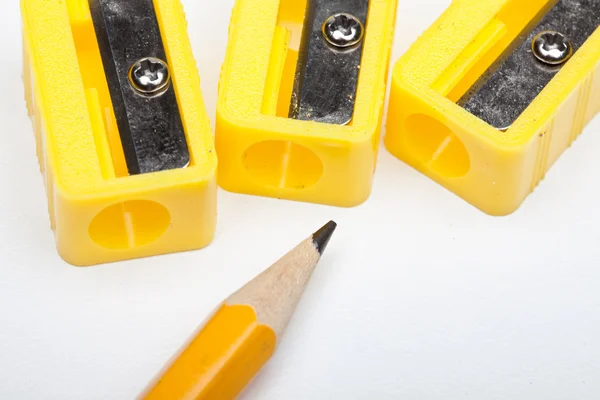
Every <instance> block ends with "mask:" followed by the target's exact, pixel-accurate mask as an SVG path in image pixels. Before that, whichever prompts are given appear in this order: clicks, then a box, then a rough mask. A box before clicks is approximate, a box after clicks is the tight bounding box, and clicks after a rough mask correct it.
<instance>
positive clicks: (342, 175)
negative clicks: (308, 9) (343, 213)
mask: <svg viewBox="0 0 600 400" xmlns="http://www.w3.org/2000/svg"><path fill="white" fill-rule="evenodd" d="M284 1H286V2H287V3H285V4H284ZM292 3H293V2H291V0H281V1H280V0H261V1H257V0H237V1H236V3H235V7H234V10H233V13H232V17H231V23H230V31H229V44H228V48H227V53H226V59H225V63H224V65H223V69H222V73H221V80H220V84H219V97H218V105H217V121H216V147H217V151H218V153H219V160H220V165H219V171H218V181H219V184H220V186H221V187H223V188H224V189H226V190H228V191H232V192H239V193H247V194H253V195H260V196H268V197H276V198H283V199H289V200H298V201H306V202H314V203H321V204H329V205H335V206H342V207H351V206H356V205H358V204H361V203H362V202H364V201H365V200H366V199H367V198H368V196H369V194H370V192H371V185H372V179H373V173H374V169H375V162H376V158H377V149H378V144H379V136H380V129H381V119H382V113H383V105H384V97H385V92H386V81H387V73H388V63H389V55H390V50H391V45H392V40H393V30H394V24H395V16H396V7H397V1H396V0H372V1H371V4H370V8H369V16H368V21H367V33H366V37H365V46H364V51H363V57H362V64H361V69H360V71H361V72H360V77H359V83H358V89H357V97H356V104H355V113H354V119H353V121H352V124H351V126H335V125H328V124H321V123H315V122H306V121H296V120H293V119H288V118H285V117H279V116H275V115H266V114H262V113H261V110H263V111H264V110H265V109H275V108H276V107H275V106H274V105H273V104H270V103H268V102H269V101H271V100H270V99H267V100H266V101H267V103H265V104H263V102H264V100H265V99H264V96H265V87H267V88H269V87H271V86H273V79H272V76H269V74H270V73H273V72H274V71H280V70H281V69H282V59H281V56H280V55H279V54H273V55H272V54H271V53H272V49H274V40H275V42H276V43H285V42H286V40H287V39H286V37H285V34H284V33H283V32H281V29H280V27H279V26H278V25H277V24H278V15H279V12H280V6H282V7H286V8H287V9H286V12H289V10H290V9H292V8H294V9H293V12H296V13H297V12H298V10H299V9H300V10H302V8H301V6H302V4H301V2H300V3H298V4H299V5H298V4H296V3H294V4H292ZM270 78H271V79H270Z"/></svg>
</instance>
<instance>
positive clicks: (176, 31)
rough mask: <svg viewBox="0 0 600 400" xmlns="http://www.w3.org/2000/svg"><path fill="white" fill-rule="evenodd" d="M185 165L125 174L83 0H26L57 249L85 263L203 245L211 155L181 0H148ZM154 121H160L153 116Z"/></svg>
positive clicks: (211, 201)
mask: <svg viewBox="0 0 600 400" xmlns="http://www.w3.org/2000/svg"><path fill="white" fill-rule="evenodd" d="M153 5H154V9H155V12H156V20H157V21H158V26H159V27H160V35H161V37H162V42H163V44H164V49H165V53H166V58H167V60H166V61H167V62H168V64H169V66H170V76H171V82H172V85H173V89H174V92H175V94H176V98H177V104H178V107H179V113H180V116H181V121H182V126H183V128H184V131H185V140H186V141H187V146H188V150H189V164H188V165H187V166H186V167H183V168H176V169H169V170H164V171H159V172H152V173H141V174H130V173H129V170H128V166H127V164H126V159H125V156H124V150H123V146H122V143H121V139H120V135H119V129H118V127H117V122H116V118H115V113H114V109H113V105H112V102H111V96H110V93H109V87H108V83H107V77H106V74H105V71H104V68H103V62H102V58H101V54H100V49H99V44H98V40H97V37H96V31H95V26H94V23H93V19H92V14H91V9H90V4H89V3H88V0H66V1H65V0H22V1H21V11H22V18H23V21H22V22H23V40H24V81H25V90H26V101H27V106H28V110H29V115H30V117H31V118H32V121H33V125H34V131H35V136H36V142H37V155H38V160H39V164H40V168H41V171H42V174H43V176H44V180H45V185H46V191H47V195H48V209H49V214H50V222H51V226H52V229H53V230H54V233H55V238H56V243H57V248H58V251H59V253H60V255H61V256H62V257H63V258H64V259H65V260H66V261H67V262H69V263H71V264H74V265H78V266H85V265H92V264H99V263H104V262H112V261H119V260H124V259H131V258H138V257H145V256H151V255H156V254H164V253H170V252H175V251H184V250H191V249H197V248H201V247H204V246H206V245H208V244H209V243H210V241H211V240H212V237H213V234H214V230H215V225H216V166H217V161H216V156H215V152H214V150H213V139H212V135H211V129H210V124H209V121H208V117H207V115H206V113H205V111H204V104H203V99H202V95H201V93H200V82H199V78H198V74H197V69H196V65H195V61H194V59H193V56H192V52H191V47H190V43H189V40H188V36H187V32H186V29H187V23H186V21H185V16H184V13H183V8H182V6H181V4H180V2H179V0H154V3H153ZM156 122H157V123H158V124H160V123H163V121H156Z"/></svg>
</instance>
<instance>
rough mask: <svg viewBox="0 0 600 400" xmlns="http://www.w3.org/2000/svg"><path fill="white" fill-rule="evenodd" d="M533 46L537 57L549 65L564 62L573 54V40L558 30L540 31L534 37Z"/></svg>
mask: <svg viewBox="0 0 600 400" xmlns="http://www.w3.org/2000/svg"><path fill="white" fill-rule="evenodd" d="M531 47H532V50H533V55H534V56H535V58H537V59H538V60H540V61H541V62H543V63H545V64H548V65H560V64H563V63H565V62H566V61H567V60H568V59H569V58H571V56H572V55H573V45H572V44H571V41H570V40H569V39H568V38H567V37H566V36H565V35H563V34H562V33H560V32H556V31H544V32H541V33H539V34H538V35H536V36H535V37H534V38H533V41H532V43H531Z"/></svg>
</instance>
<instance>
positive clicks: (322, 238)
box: [312, 221, 337, 254]
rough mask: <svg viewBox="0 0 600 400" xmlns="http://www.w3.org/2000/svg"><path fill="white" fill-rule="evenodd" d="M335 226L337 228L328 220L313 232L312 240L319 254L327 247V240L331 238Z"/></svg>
mask: <svg viewBox="0 0 600 400" xmlns="http://www.w3.org/2000/svg"><path fill="white" fill-rule="evenodd" d="M335 228H337V224H336V223H335V222H333V221H329V222H328V223H327V224H325V226H323V227H322V228H321V229H319V230H318V231H316V232H315V233H314V234H313V236H312V238H313V242H314V244H315V247H316V248H317V251H318V252H319V254H323V252H324V251H325V249H326V248H327V245H328V244H329V240H330V239H331V236H332V235H333V232H335Z"/></svg>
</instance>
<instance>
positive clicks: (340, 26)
mask: <svg viewBox="0 0 600 400" xmlns="http://www.w3.org/2000/svg"><path fill="white" fill-rule="evenodd" d="M322 30H323V37H325V40H327V42H328V43H329V44H331V45H332V46H335V47H339V48H348V47H352V46H356V45H357V44H358V43H360V41H361V40H362V38H363V36H364V34H365V27H364V26H363V24H362V23H361V22H360V20H359V19H358V18H356V17H355V16H354V15H352V14H347V13H339V14H334V15H332V16H331V17H329V18H327V20H326V21H325V23H324V24H323V29H322Z"/></svg>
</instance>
